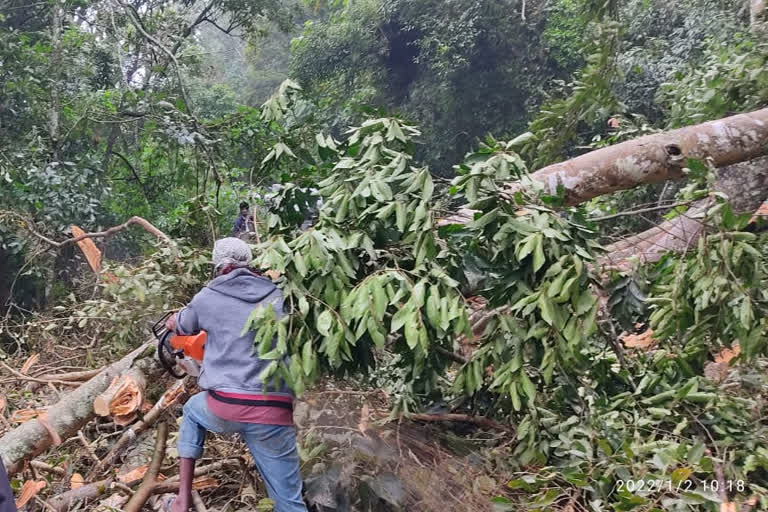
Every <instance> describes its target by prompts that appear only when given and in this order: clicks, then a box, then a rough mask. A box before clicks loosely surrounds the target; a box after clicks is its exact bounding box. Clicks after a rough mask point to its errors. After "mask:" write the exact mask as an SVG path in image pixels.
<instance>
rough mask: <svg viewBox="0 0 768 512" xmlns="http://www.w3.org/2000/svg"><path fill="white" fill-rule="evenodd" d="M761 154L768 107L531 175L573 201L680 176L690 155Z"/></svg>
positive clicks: (718, 159) (716, 158)
mask: <svg viewBox="0 0 768 512" xmlns="http://www.w3.org/2000/svg"><path fill="white" fill-rule="evenodd" d="M765 154H768V108H764V109H762V110H758V111H755V112H750V113H747V114H737V115H735V116H731V117H726V118H725V119H719V120H717V121H709V122H706V123H702V124H698V125H694V126H688V127H685V128H680V129H678V130H672V131H669V132H664V133H658V134H654V135H647V136H645V137H640V138H639V139H634V140H630V141H627V142H622V143H621V144H616V145H615V146H610V147H607V148H603V149H598V150H597V151H592V152H590V153H587V154H584V155H581V156H578V157H576V158H573V159H571V160H567V161H565V162H561V163H559V164H554V165H550V166H548V167H545V168H543V169H540V170H538V171H536V172H535V173H533V174H532V175H531V178H533V179H535V180H536V181H539V182H542V183H544V184H545V185H546V186H547V188H548V189H549V192H550V193H552V194H554V193H556V192H557V187H558V186H559V185H562V186H563V188H564V189H565V202H566V204H567V205H575V204H579V203H583V202H584V201H588V200H590V199H592V198H595V197H598V196H602V195H605V194H610V193H612V192H616V191H619V190H627V189H630V188H634V187H636V186H638V185H646V184H649V183H660V182H663V181H667V180H670V179H679V178H682V176H683V174H682V168H683V167H684V166H685V165H686V161H687V159H689V158H695V159H698V160H709V161H710V162H711V164H712V165H714V166H715V167H725V166H728V165H732V164H735V163H739V162H745V161H748V160H752V159H754V158H758V157H760V156H763V155H765ZM518 186H519V185H518ZM513 188H514V186H513Z"/></svg>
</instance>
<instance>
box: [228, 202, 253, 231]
mask: <svg viewBox="0 0 768 512" xmlns="http://www.w3.org/2000/svg"><path fill="white" fill-rule="evenodd" d="M252 226H253V217H252V216H251V211H250V206H249V205H248V203H246V202H245V201H243V202H242V203H240V215H238V216H237V218H236V219H235V225H234V227H233V228H232V236H238V235H240V234H242V233H245V232H247V231H251V230H252V229H249V228H252Z"/></svg>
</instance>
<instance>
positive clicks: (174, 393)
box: [86, 378, 189, 480]
mask: <svg viewBox="0 0 768 512" xmlns="http://www.w3.org/2000/svg"><path fill="white" fill-rule="evenodd" d="M188 383H189V378H184V379H182V380H179V381H176V383H174V385H173V386H172V387H171V388H170V389H168V391H166V392H165V393H164V394H163V396H162V397H160V400H158V401H157V403H156V404H155V405H154V406H153V407H152V409H151V410H150V411H149V412H148V413H147V414H145V415H144V417H143V418H142V419H141V421H138V422H136V423H135V424H134V425H132V426H131V427H130V428H129V429H128V430H126V431H125V432H124V433H123V435H122V436H120V439H118V440H117V442H116V443H115V444H114V445H113V446H112V449H111V450H110V451H109V453H107V455H105V456H104V457H102V459H101V463H99V464H97V465H96V466H94V467H93V469H92V470H91V471H89V472H88V475H87V476H86V480H91V479H93V478H94V477H95V476H96V475H98V474H101V473H103V472H104V471H105V470H106V468H107V467H108V466H110V465H111V464H112V463H113V462H114V461H115V459H116V458H117V457H118V456H120V454H121V453H122V452H123V451H124V450H125V449H126V448H127V447H128V446H129V445H130V444H131V443H133V441H135V440H136V438H137V437H138V436H139V435H140V434H141V433H142V432H144V431H146V430H147V429H148V428H149V427H151V426H152V425H153V424H154V423H155V422H156V421H157V420H158V418H160V416H161V415H162V413H163V412H165V411H166V410H168V408H169V407H171V406H172V405H174V404H177V403H184V402H185V401H186V400H187V398H189V392H188V390H187V385H188Z"/></svg>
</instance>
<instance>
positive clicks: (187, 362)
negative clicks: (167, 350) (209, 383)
mask: <svg viewBox="0 0 768 512" xmlns="http://www.w3.org/2000/svg"><path fill="white" fill-rule="evenodd" d="M178 364H179V366H181V368H182V369H183V370H184V371H185V372H186V374H187V375H191V376H192V377H199V376H200V365H199V364H198V363H197V361H195V360H194V359H190V358H189V357H185V358H183V359H179V362H178Z"/></svg>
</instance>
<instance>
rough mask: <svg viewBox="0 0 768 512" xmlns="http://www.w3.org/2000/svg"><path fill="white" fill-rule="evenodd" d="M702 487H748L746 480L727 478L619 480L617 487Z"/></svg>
mask: <svg viewBox="0 0 768 512" xmlns="http://www.w3.org/2000/svg"><path fill="white" fill-rule="evenodd" d="M697 488H699V489H702V490H703V491H704V492H721V491H725V492H734V491H735V492H742V491H744V489H745V488H746V483H745V482H744V480H725V481H723V482H719V481H718V480H701V481H699V482H698V483H697V482H694V481H693V480H689V479H686V480H680V481H677V482H673V481H672V480H661V479H658V480H654V479H648V480H643V479H640V480H617V481H616V489H617V490H619V491H628V492H631V493H636V492H643V493H653V492H689V491H693V490H696V489H697Z"/></svg>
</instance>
